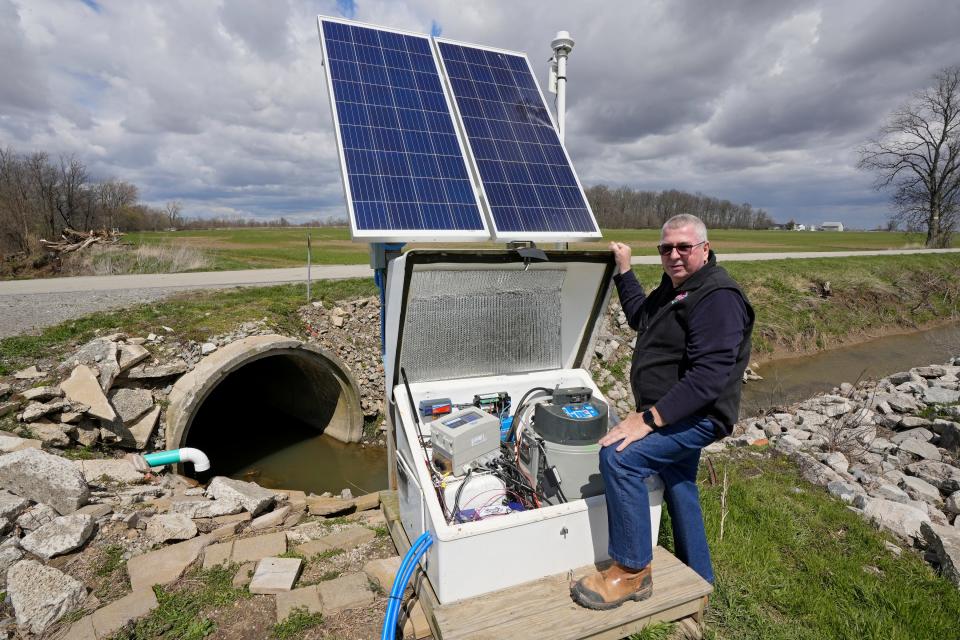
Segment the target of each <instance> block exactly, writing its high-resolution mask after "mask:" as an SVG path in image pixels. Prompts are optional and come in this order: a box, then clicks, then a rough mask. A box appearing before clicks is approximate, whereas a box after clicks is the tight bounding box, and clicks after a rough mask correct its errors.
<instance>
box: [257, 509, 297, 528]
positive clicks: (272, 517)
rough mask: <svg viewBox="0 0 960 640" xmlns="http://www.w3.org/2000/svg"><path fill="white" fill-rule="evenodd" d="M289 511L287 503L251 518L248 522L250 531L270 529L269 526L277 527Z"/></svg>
mask: <svg viewBox="0 0 960 640" xmlns="http://www.w3.org/2000/svg"><path fill="white" fill-rule="evenodd" d="M289 513H290V507H289V505H288V506H286V507H281V508H279V509H274V510H273V511H271V512H270V513H265V514H263V515H262V516H260V517H258V518H256V519H255V520H253V522H251V523H250V530H251V531H263V530H264V529H270V528H271V527H277V526H280V525H281V524H283V522H284V520H285V519H286V517H287V514H289Z"/></svg>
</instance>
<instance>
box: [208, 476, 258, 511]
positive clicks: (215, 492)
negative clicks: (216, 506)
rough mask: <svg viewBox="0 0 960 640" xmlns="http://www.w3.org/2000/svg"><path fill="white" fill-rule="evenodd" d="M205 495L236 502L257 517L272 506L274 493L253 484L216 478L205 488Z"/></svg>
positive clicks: (220, 477)
mask: <svg viewBox="0 0 960 640" xmlns="http://www.w3.org/2000/svg"><path fill="white" fill-rule="evenodd" d="M207 495H208V496H210V497H212V498H216V499H217V500H233V501H237V502H239V503H240V504H242V505H243V508H244V509H246V510H247V511H249V512H250V513H251V514H253V515H257V514H259V513H260V512H262V511H264V510H266V509H267V508H268V507H269V506H270V505H272V504H273V495H274V493H273V491H270V490H269V489H264V488H263V487H261V486H260V485H258V484H255V483H253V482H244V481H243V480H234V479H233V478H226V477H224V476H217V477H216V478H214V479H213V480H212V481H211V482H210V485H209V486H208V487H207Z"/></svg>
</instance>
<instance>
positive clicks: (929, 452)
mask: <svg viewBox="0 0 960 640" xmlns="http://www.w3.org/2000/svg"><path fill="white" fill-rule="evenodd" d="M900 450H901V451H906V452H907V453H910V454H912V455H915V456H917V457H918V458H923V459H924V460H933V461H934V462H940V460H941V459H942V458H943V456H941V455H940V451H939V450H938V449H937V448H936V447H935V446H934V445H932V444H930V443H929V442H924V441H923V440H918V439H916V438H907V439H906V440H904V441H903V442H901V443H900Z"/></svg>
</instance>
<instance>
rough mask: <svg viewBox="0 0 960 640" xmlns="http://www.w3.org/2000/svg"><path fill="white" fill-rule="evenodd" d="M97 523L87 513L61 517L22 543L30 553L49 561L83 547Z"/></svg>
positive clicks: (25, 538) (24, 539)
mask: <svg viewBox="0 0 960 640" xmlns="http://www.w3.org/2000/svg"><path fill="white" fill-rule="evenodd" d="M95 523H96V521H95V520H94V519H93V517H92V516H90V515H88V514H85V513H75V514H72V515H69V516H61V517H59V518H57V519H56V520H54V521H53V522H49V523H47V524H45V525H43V526H42V527H40V528H39V529H37V530H36V531H34V532H33V533H31V534H30V535H28V536H26V537H24V538H23V540H21V541H20V546H22V547H23V548H24V549H25V550H27V551H29V552H30V553H32V554H34V555H36V556H40V557H41V558H43V559H44V560H49V559H50V558H52V557H54V556H59V555H63V554H64V553H69V552H70V551H73V550H74V549H79V548H80V547H82V546H83V545H84V544H85V543H86V542H87V540H89V539H90V536H91V535H92V534H93V527H94V524H95Z"/></svg>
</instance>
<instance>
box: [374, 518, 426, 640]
mask: <svg viewBox="0 0 960 640" xmlns="http://www.w3.org/2000/svg"><path fill="white" fill-rule="evenodd" d="M432 544H433V537H432V536H431V535H430V532H429V531H424V532H423V534H421V535H420V537H419V538H417V539H416V540H415V541H414V543H413V544H412V545H411V546H410V550H409V551H407V554H406V555H405V556H404V557H403V561H402V562H401V563H400V569H399V570H398V571H397V576H396V577H395V578H394V580H393V588H391V589H390V598H389V600H388V601H387V612H386V614H385V615H384V617H383V630H382V632H381V633H380V639H381V640H394V638H396V627H397V617H398V616H399V613H400V604H401V602H402V601H403V592H404V591H406V589H407V583H408V582H410V578H411V577H412V576H413V572H414V571H415V570H416V568H417V563H418V562H419V561H420V558H421V557H422V556H423V554H424V553H426V552H427V549H429V548H430V545H432Z"/></svg>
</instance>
